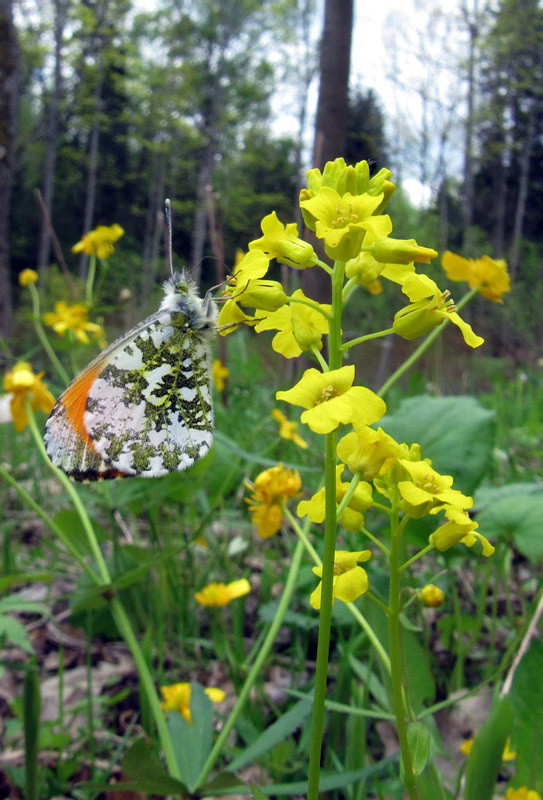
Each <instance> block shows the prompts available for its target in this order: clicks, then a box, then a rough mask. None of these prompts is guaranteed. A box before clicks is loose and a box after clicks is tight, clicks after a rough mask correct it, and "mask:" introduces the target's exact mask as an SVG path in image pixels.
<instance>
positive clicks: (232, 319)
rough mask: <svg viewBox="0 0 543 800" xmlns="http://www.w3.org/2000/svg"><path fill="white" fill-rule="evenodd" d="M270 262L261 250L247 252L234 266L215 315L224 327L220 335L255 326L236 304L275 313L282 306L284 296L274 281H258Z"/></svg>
mask: <svg viewBox="0 0 543 800" xmlns="http://www.w3.org/2000/svg"><path fill="white" fill-rule="evenodd" d="M269 265H270V259H269V258H268V256H267V255H266V254H265V253H263V252H262V251H261V250H251V251H250V252H249V253H246V254H245V255H244V256H243V257H242V258H241V260H239V261H238V262H237V263H236V265H235V266H234V271H233V274H232V275H231V276H230V278H229V280H228V288H227V289H226V290H225V291H224V292H223V297H225V298H226V302H225V303H224V305H223V307H222V308H221V311H220V313H219V320H218V324H219V326H223V325H227V326H229V327H228V328H225V329H224V330H223V331H221V333H223V334H226V333H231V332H232V330H234V328H235V327H238V326H239V325H241V324H253V325H254V323H255V318H254V317H249V316H247V314H245V312H244V311H242V310H241V308H240V307H239V304H240V303H241V305H243V306H249V307H250V308H259V309H263V310H264V311H276V310H277V309H278V308H281V306H282V305H284V304H285V302H286V299H287V296H286V294H285V292H284V290H283V287H282V286H281V284H280V283H279V282H278V281H267V280H266V281H265V280H262V278H263V276H264V275H265V274H266V272H267V271H268V267H269Z"/></svg>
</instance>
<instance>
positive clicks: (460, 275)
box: [441, 250, 510, 303]
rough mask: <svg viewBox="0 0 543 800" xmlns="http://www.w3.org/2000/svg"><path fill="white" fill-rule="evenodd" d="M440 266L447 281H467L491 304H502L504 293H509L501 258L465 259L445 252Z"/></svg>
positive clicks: (504, 267)
mask: <svg viewBox="0 0 543 800" xmlns="http://www.w3.org/2000/svg"><path fill="white" fill-rule="evenodd" d="M441 264H442V266H443V269H444V270H445V272H446V273H447V277H448V278H449V280H451V281H467V283H468V284H469V286H470V288H471V289H475V288H478V289H479V292H480V293H481V294H482V295H483V297H486V299H487V300H491V301H492V302H493V303H503V295H504V293H505V292H508V291H510V283H509V275H508V273H507V262H506V261H504V260H503V259H502V258H497V259H493V258H490V256H483V257H482V258H477V259H467V258H462V256H458V255H456V253H451V251H450V250H446V251H445V252H444V253H443V258H442V259H441Z"/></svg>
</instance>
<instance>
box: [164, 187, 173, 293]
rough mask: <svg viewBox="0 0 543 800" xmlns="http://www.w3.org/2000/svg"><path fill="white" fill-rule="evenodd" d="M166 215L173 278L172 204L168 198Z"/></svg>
mask: <svg viewBox="0 0 543 800" xmlns="http://www.w3.org/2000/svg"><path fill="white" fill-rule="evenodd" d="M164 216H165V219H166V228H167V230H168V262H169V264H170V275H171V276H172V278H173V254H172V204H171V203H170V201H169V200H168V199H167V200H165V201H164Z"/></svg>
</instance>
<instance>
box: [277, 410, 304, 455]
mask: <svg viewBox="0 0 543 800" xmlns="http://www.w3.org/2000/svg"><path fill="white" fill-rule="evenodd" d="M271 415H272V417H273V418H274V420H275V421H276V422H278V423H279V436H280V437H281V438H282V439H288V440H290V441H291V442H294V444H297V445H298V447H302V448H303V449H304V450H305V449H306V448H307V447H308V446H309V445H308V444H307V442H306V440H305V439H303V438H302V437H301V436H300V434H299V433H298V432H297V431H298V423H297V422H291V421H290V420H289V419H287V418H286V417H285V415H284V414H283V412H282V411H279V409H278V408H274V409H273V411H272V412H271Z"/></svg>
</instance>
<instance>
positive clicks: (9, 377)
mask: <svg viewBox="0 0 543 800" xmlns="http://www.w3.org/2000/svg"><path fill="white" fill-rule="evenodd" d="M44 375H45V373H44V372H40V373H38V375H36V374H35V373H34V372H33V370H32V367H31V366H30V364H27V363H26V362H25V361H19V363H18V364H15V366H14V367H13V369H12V370H10V371H9V372H6V374H5V376H4V389H5V390H6V391H7V392H9V394H10V397H11V399H10V411H11V418H12V420H13V424H14V426H15V430H16V431H22V430H23V428H25V427H26V426H27V425H28V416H27V413H26V408H25V403H26V398H27V397H29V398H30V402H31V406H32V408H33V409H34V411H37V410H38V409H40V410H41V411H45V412H46V413H49V412H50V411H51V410H52V408H53V406H54V405H55V398H54V397H53V395H52V394H51V392H50V391H49V389H48V388H47V385H46V384H45V383H43V382H42V380H41V379H42V378H43V376H44Z"/></svg>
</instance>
